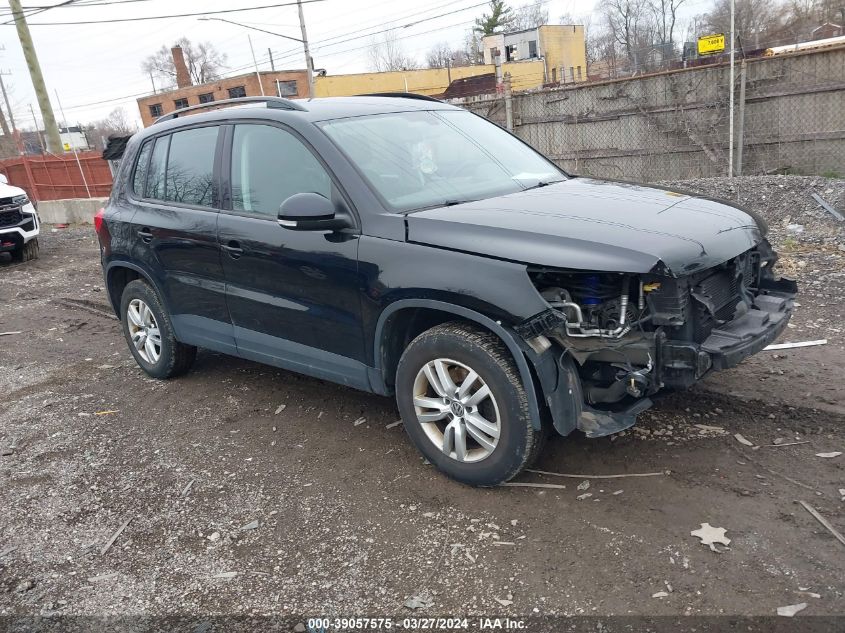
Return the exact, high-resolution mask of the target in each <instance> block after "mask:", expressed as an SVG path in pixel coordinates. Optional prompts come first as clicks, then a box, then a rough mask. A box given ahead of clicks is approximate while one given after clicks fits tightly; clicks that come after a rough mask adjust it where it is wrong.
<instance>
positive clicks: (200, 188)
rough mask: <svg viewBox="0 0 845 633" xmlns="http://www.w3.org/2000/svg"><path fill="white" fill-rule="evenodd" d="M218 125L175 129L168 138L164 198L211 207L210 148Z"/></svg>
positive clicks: (170, 200) (212, 193)
mask: <svg viewBox="0 0 845 633" xmlns="http://www.w3.org/2000/svg"><path fill="white" fill-rule="evenodd" d="M218 130H219V128H218V127H216V126H215V127H200V128H194V129H190V130H184V131H182V132H175V133H174V134H173V135H172V136H171V139H170V154H169V156H168V159H167V178H166V186H165V191H164V200H167V201H169V202H179V203H182V204H190V205H196V206H200V207H211V206H214V204H215V200H214V151H215V149H216V147H217V134H218Z"/></svg>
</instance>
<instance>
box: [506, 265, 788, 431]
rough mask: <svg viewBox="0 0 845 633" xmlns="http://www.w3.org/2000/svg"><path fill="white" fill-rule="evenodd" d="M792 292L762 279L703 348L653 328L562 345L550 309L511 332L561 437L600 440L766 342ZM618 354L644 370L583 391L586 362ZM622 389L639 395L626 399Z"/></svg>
mask: <svg viewBox="0 0 845 633" xmlns="http://www.w3.org/2000/svg"><path fill="white" fill-rule="evenodd" d="M796 291H797V287H796V284H795V282H794V281H792V280H788V279H783V278H782V279H779V280H773V279H768V280H765V281H763V282H762V283H761V285H760V288H759V294H758V295H757V296H756V297H755V298H754V303H753V306H752V307H751V309H749V310H748V311H747V312H745V313H744V314H742V315H741V316H738V317H736V318H734V319H733V320H731V321H729V322H727V323H723V324H721V325H719V326H718V327H716V328H714V329H713V330H712V331H711V332H710V334H709V336H707V338H706V339H705V340H703V341H702V342H701V343H695V342H691V341H686V340H673V339H672V338H670V337H669V336H668V335H667V329H666V328H662V327H659V328H657V329H656V330H655V331H653V332H637V333H632V334H630V335H628V336H626V337H624V338H623V339H619V340H618V341H614V342H612V343H609V342H608V341H606V340H602V339H586V340H585V339H581V340H579V341H577V342H576V344H574V345H572V346H563V345H561V344H560V343H559V342H555V341H554V340H549V339H550V338H556V339H557V341H560V340H561V339H560V337H553V336H551V334H552V333H553V332H554V331H556V330H557V329H558V328H560V326H561V324H560V318H559V315H558V314H556V311H554V310H549V311H546V312H544V313H541V314H539V315H537V316H536V317H534V318H532V319H530V320H529V321H527V322H525V323H523V324H521V325H520V326H517V327H516V328H515V331H516V333H517V334H518V335H519V336H520V338H521V339H522V341H523V350H524V352H525V354H526V356H527V357H528V359H529V360H530V361H531V363H532V364H533V366H534V370H535V372H536V376H537V378H538V382H539V383H540V388H541V391H542V394H543V399H544V403H545V406H546V409H547V411H548V414H549V415H550V417H551V421H552V423H553V425H554V428H555V429H556V430H557V431H558V432H559V433H560V434H561V435H568V434H569V433H571V432H572V431H574V430H576V429H578V430H580V431H582V432H584V433H585V434H586V435H587V437H591V438H595V437H603V436H606V435H611V434H613V433H618V432H619V431H622V430H624V429H627V428H629V427H631V426H633V425H634V424H635V423H636V418H637V415H639V414H640V413H642V412H643V411H645V410H646V409H648V408H649V407H650V406H651V405H652V401H651V399H650V398H649V397H648V396H650V395H653V394H654V393H657V392H658V391H659V390H661V389H664V388H667V387H668V388H678V389H681V388H687V387H689V386H691V385H693V384H694V383H696V382H698V381H699V380H701V379H702V378H703V377H704V376H705V375H707V374H708V373H709V372H710V371H713V370H722V369H727V368H730V367H734V366H736V365H737V364H739V363H740V362H741V361H742V360H744V359H745V358H747V357H748V356H751V355H753V354H755V353H757V352H759V351H760V350H762V349H763V348H764V347H766V346H767V345H769V344H770V343H771V342H772V341H773V340H775V339H776V338H777V337H778V336H779V335H780V334H781V332H783V330H784V329H786V326H787V324H788V323H789V319H790V317H791V315H792V311H793V309H794V302H793V299H794V297H795V294H796ZM547 335H548V336H547ZM620 357H623V358H628V359H631V358H635V359H640V362H641V363H642V364H646V363H648V366H649V371H647V372H645V371H640V372H631V373H630V374H629V375H628V378H626V380H625V381H620V382H618V383H616V384H614V385H612V386H610V387H606V388H597V387H595V386H586V387H585V385H584V381H582V378H581V374H580V372H579V369H580V368H581V367H582V365H583V363H584V362H585V361H586V360H587V359H590V361H592V362H596V361H598V362H607V363H614V362H616V363H618V362H619V358H620ZM627 380H630V381H631V382H630V384H626V381H627ZM634 381H636V384H635V383H634ZM626 390H627V391H628V394H630V393H632V392H633V393H638V394H641V395H640V397H631V396H630V395H626V393H625V392H626Z"/></svg>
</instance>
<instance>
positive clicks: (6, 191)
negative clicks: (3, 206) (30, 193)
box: [0, 182, 26, 198]
mask: <svg viewBox="0 0 845 633" xmlns="http://www.w3.org/2000/svg"><path fill="white" fill-rule="evenodd" d="M25 195H26V191H24V190H23V189H21V188H20V187H13V186H12V185H7V184H6V183H3V182H0V198H14V197H15V196H25Z"/></svg>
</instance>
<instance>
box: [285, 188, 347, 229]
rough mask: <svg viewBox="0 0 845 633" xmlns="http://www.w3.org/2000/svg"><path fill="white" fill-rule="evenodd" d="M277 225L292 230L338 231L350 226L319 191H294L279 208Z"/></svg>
mask: <svg viewBox="0 0 845 633" xmlns="http://www.w3.org/2000/svg"><path fill="white" fill-rule="evenodd" d="M279 226H282V227H284V228H286V229H291V230H293V231H339V230H340V229H345V228H348V227H349V226H351V224H350V222H349V220H348V219H347V218H345V217H343V216H340V217H339V216H338V213H337V210H336V209H335V206H334V203H332V201H331V200H329V199H328V198H326V197H325V196H321V195H320V194H319V193H295V194H293V195H292V196H291V197H290V198H288V199H287V200H285V201H284V202H283V203H282V206H281V207H280V208H279Z"/></svg>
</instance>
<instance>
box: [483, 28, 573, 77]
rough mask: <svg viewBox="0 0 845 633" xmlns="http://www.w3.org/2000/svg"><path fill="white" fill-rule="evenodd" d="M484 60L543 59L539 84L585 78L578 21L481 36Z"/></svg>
mask: <svg viewBox="0 0 845 633" xmlns="http://www.w3.org/2000/svg"><path fill="white" fill-rule="evenodd" d="M482 45H483V48H484V63H485V64H494V63H496V57H499V58H500V59H501V63H502V64H507V63H515V62H526V61H536V60H542V61H543V63H544V69H543V76H542V80H538V82H537V83H540V84H544V83H545V84H549V83H552V84H555V83H577V82H579V81H587V46H586V41H585V39H584V27H583V26H582V25H580V24H546V25H543V26H540V27H537V28H536V29H528V30H526V31H514V32H511V33H496V34H494V35H487V36H485V37H484V38H483V40H482Z"/></svg>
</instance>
